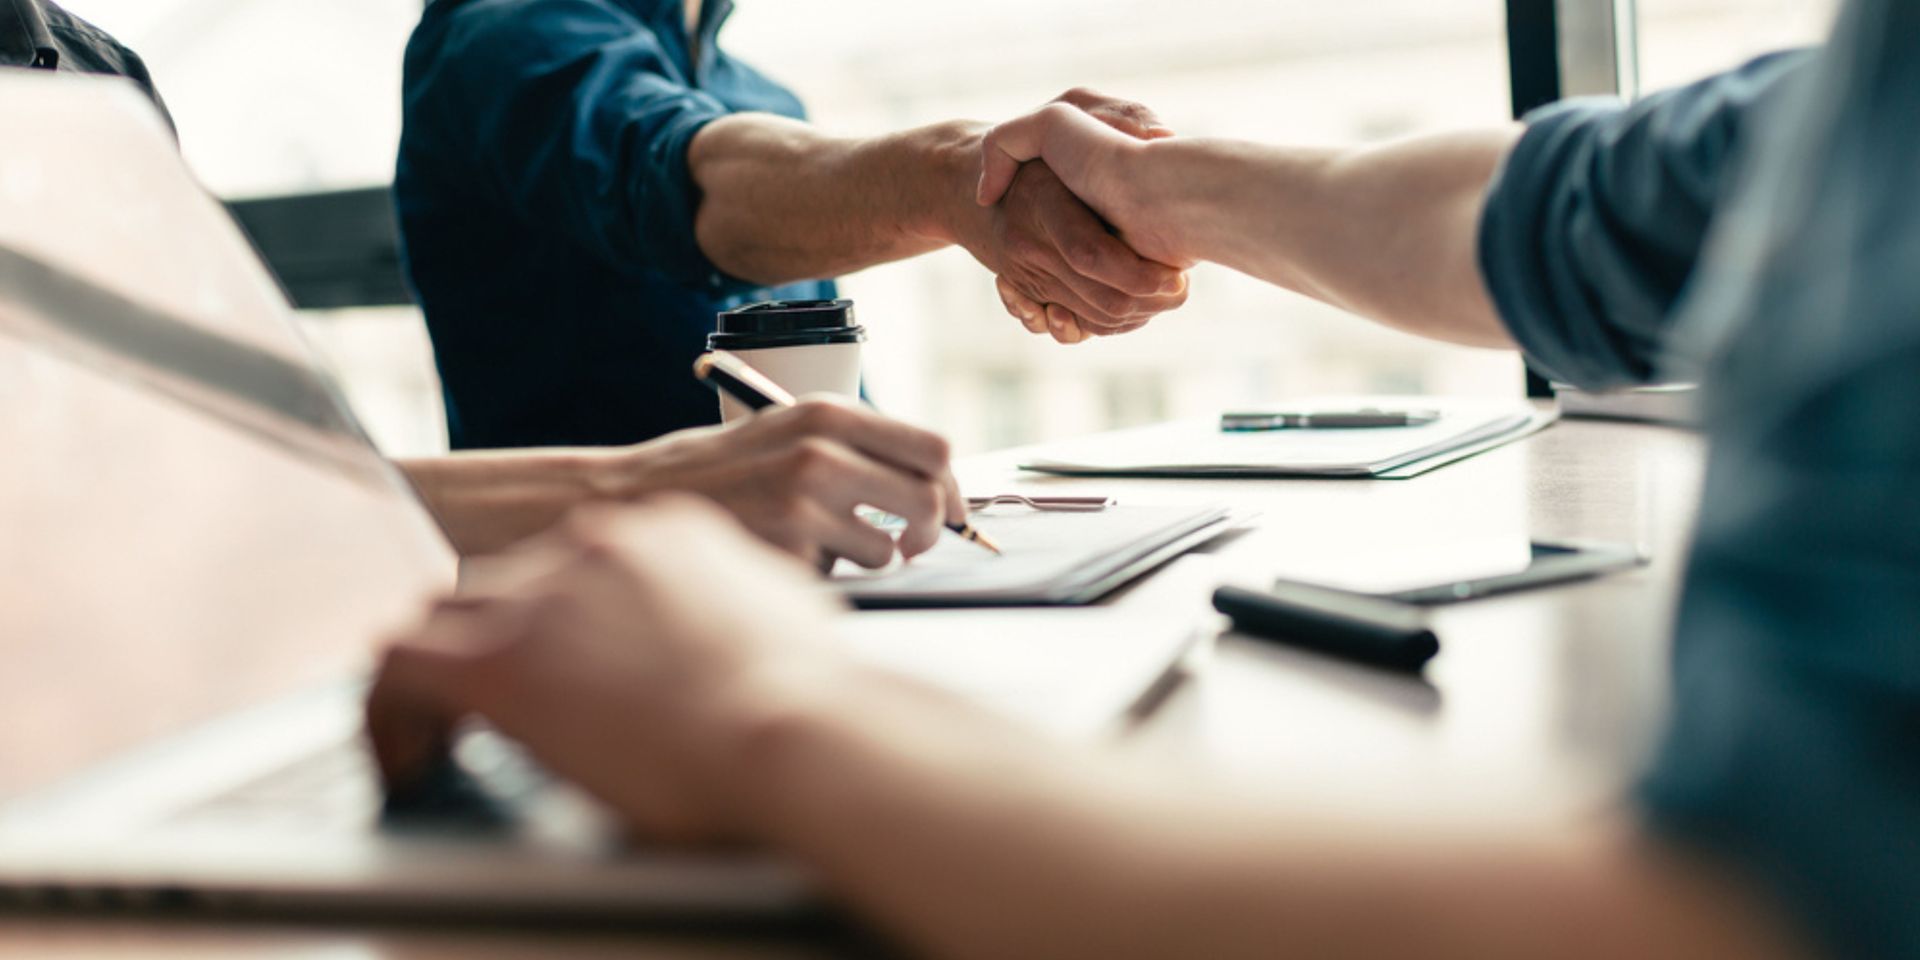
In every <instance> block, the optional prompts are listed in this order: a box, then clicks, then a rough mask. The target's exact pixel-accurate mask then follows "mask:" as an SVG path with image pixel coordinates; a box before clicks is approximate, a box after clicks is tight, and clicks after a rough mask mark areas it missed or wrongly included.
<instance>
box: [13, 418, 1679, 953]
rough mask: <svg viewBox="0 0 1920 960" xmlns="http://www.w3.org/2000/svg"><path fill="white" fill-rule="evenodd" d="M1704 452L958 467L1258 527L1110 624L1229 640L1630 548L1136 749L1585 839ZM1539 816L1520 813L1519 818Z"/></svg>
mask: <svg viewBox="0 0 1920 960" xmlns="http://www.w3.org/2000/svg"><path fill="white" fill-rule="evenodd" d="M1701 454H1702V444H1701V441H1700V439H1699V438H1698V437H1696V436H1693V435H1691V434H1688V433H1684V432H1681V431H1676V430H1671V429H1667V428H1662V427H1651V426H1642V425H1629V424H1615V423H1598V422H1568V423H1561V424H1559V425H1557V426H1555V427H1553V428H1551V429H1549V430H1547V431H1546V432H1544V433H1542V434H1540V435H1538V436H1535V437H1533V438H1530V439H1528V440H1526V441H1523V442H1521V443H1518V444H1514V445H1511V446H1508V447H1503V448H1501V449H1498V450H1495V451H1492V452H1490V453H1487V454H1485V455H1482V456H1480V457H1477V458H1474V459H1472V460H1469V461H1467V462H1464V463H1460V464H1456V465H1453V466H1450V467H1446V468H1443V469H1441V470H1438V471H1436V472H1434V473H1432V474H1429V475H1427V476H1424V477H1419V478H1415V479H1413V480H1407V481H1294V480H1288V481H1198V482H1197V481H1176V482H1169V481H1136V480H1125V481H1114V480H1069V479H1061V478H1046V477H1034V476H1030V475H1018V476H1016V475H1015V474H1014V473H1013V472H1012V471H1011V470H1010V465H1011V462H1012V461H1011V459H1010V458H1009V456H1008V455H1004V454H1002V455H990V456H986V457H981V458H975V459H973V460H971V461H969V462H967V463H965V464H963V465H962V470H961V474H962V481H963V484H964V485H965V486H966V488H967V489H968V490H969V491H971V492H976V493H985V492H994V493H998V492H1009V491H1020V492H1052V493H1065V492H1068V491H1075V492H1080V491H1084V492H1095V493H1106V494H1111V495H1113V496H1116V497H1120V498H1123V499H1126V500H1131V501H1147V500H1157V499H1183V500H1193V499H1217V500H1220V501H1223V502H1230V503H1233V504H1235V505H1236V506H1244V507H1246V508H1249V509H1252V510H1256V511H1258V512H1259V516H1258V518H1257V519H1256V520H1255V521H1254V522H1253V523H1252V524H1251V525H1250V528H1249V529H1248V531H1247V532H1244V533H1241V534H1238V535H1234V536H1231V537H1229V538H1226V539H1224V540H1223V541H1220V542H1217V543H1216V544H1215V545H1213V546H1212V547H1210V548H1209V549H1208V550H1207V551H1206V552H1204V553H1202V554H1198V555H1195V556H1192V557H1189V558H1186V559H1183V560H1181V561H1178V562H1176V563H1175V564H1173V565H1171V566H1169V567H1167V568H1165V569H1163V570H1162V571H1160V572H1158V573H1156V574H1155V575H1153V576H1152V577H1150V578H1148V579H1146V580H1144V581H1142V582H1140V583H1138V584H1136V585H1135V586H1133V587H1132V588H1130V589H1129V590H1127V591H1126V592H1124V593H1123V594H1121V595H1119V596H1118V597H1116V598H1113V599H1112V600H1110V601H1109V602H1110V603H1114V604H1117V605H1121V606H1133V605H1137V606H1139V607H1140V608H1141V609H1143V610H1144V609H1149V608H1150V609H1154V610H1156V611H1159V612H1165V611H1168V610H1180V609H1190V610H1191V611H1192V615H1193V616H1194V617H1196V618H1214V619H1216V620H1217V619H1218V618H1217V617H1215V615H1214V614H1213V613H1212V611H1211V609H1210V607H1209V603H1208V600H1209V596H1210V593H1211V588H1212V587H1213V586H1214V585H1216V584H1217V583H1219V582H1222V581H1226V580H1234V581H1241V582H1248V583H1258V582H1260V581H1262V580H1264V579H1268V578H1271V577H1272V576H1274V575H1280V574H1285V575H1293V576H1310V575H1311V574H1312V573H1313V571H1314V570H1315V569H1316V568H1317V567H1319V566H1321V565H1324V564H1328V563H1348V564H1351V563H1354V562H1358V561H1365V560H1366V558H1368V557H1370V556H1379V555H1380V551H1383V550H1399V551H1406V550H1420V549H1428V548H1432V549H1440V548H1442V547H1443V545H1445V544H1448V543H1450V542H1459V541H1460V539H1461V538H1463V537H1470V536H1477V535H1481V534H1485V533H1487V532H1489V531H1500V532H1511V533H1514V534H1530V535H1532V536H1534V537H1536V538H1545V539H1595V540H1616V541H1634V542H1639V543H1642V544H1644V545H1645V546H1646V547H1647V549H1648V550H1649V551H1650V552H1651V554H1652V558H1653V559H1652V563H1651V564H1649V565H1648V566H1647V567H1645V568H1643V569H1640V570H1635V571H1632V572H1628V573H1625V574H1619V575H1615V576H1610V577H1606V578H1603V579H1599V580H1594V581H1589V582H1586V583H1581V584H1576V585H1570V586H1566V587H1562V588H1558V589H1552V590H1544V591H1536V592H1531V593H1522V594H1514V595H1510V596H1506V597H1497V598H1492V599H1489V600H1484V601H1479V602H1475V603H1472V604H1466V605H1461V606H1458V607H1454V608H1446V609H1442V610H1441V611H1439V612H1438V613H1437V615H1436V619H1435V626H1436V630H1437V632H1438V633H1439V634H1440V636H1441V638H1442V641H1443V644H1444V649H1443V651H1442V652H1441V654H1440V656H1439V657H1438V658H1437V659H1435V660H1434V661H1433V663H1432V664H1431V665H1430V666H1429V668H1428V671H1427V675H1426V679H1425V680H1424V681H1419V680H1409V679H1405V678H1400V677H1394V676H1389V675H1384V674H1379V673H1376V672H1373V671H1369V670H1366V669H1363V668H1358V667H1354V666H1350V665H1347V664H1344V663H1340V662H1336V661H1331V660H1326V659H1323V658H1320V657H1317V656H1314V655H1311V654H1307V653H1303V652H1299V651H1294V650H1290V649H1287V648H1282V647H1276V646H1272V645H1268V644H1264V643H1259V642H1257V641H1253V640H1249V639H1246V638H1243V637H1238V636H1234V635H1231V634H1229V635H1225V636H1222V637H1221V638H1220V639H1219V640H1218V641H1217V642H1216V643H1214V644H1212V645H1210V646H1209V648H1207V649H1203V650H1201V651H1199V652H1198V654H1197V655H1196V657H1195V658H1194V661H1193V663H1192V664H1191V665H1190V667H1189V676H1188V677H1187V678H1186V680H1185V682H1184V683H1182V684H1181V685H1180V686H1178V687H1176V688H1174V689H1173V691H1172V692H1171V694H1170V695H1168V696H1167V698H1166V699H1165V700H1164V701H1162V702H1161V703H1160V704H1158V705H1157V706H1156V707H1155V708H1154V709H1153V711H1152V712H1151V713H1150V714H1149V715H1147V716H1145V717H1143V718H1142V719H1141V720H1140V721H1139V722H1138V724H1137V726H1136V727H1135V728H1134V729H1133V730H1132V731H1131V732H1130V733H1129V734H1128V736H1127V738H1126V746H1127V749H1129V750H1134V751H1138V752H1140V753H1142V754H1145V755H1149V756H1152V757H1155V758H1157V759H1160V760H1164V761H1170V762H1174V763H1183V764H1194V765H1197V766H1200V767H1204V768H1208V769H1211V770H1217V771H1220V772H1224V773H1225V774H1227V775H1229V776H1231V777H1233V778H1235V779H1242V778H1244V779H1246V780H1249V781H1253V782H1254V783H1255V784H1256V785H1257V787H1258V788H1260V789H1270V788H1272V789H1282V790H1285V792H1287V793H1288V794H1289V795H1290V796H1298V797H1305V798H1308V799H1314V800H1326V801H1330V802H1336V803H1341V804H1345V805H1354V804H1368V803H1377V804H1379V805H1380V807H1381V808H1383V809H1386V808H1391V807H1393V806H1394V805H1396V804H1401V803H1404V798H1405V797H1407V796H1408V795H1409V794H1408V792H1407V791H1408V790H1418V791H1419V793H1418V794H1417V795H1418V796H1420V797H1421V802H1422V804H1445V803H1447V802H1449V801H1453V802H1457V803H1459V804H1460V805H1461V806H1462V807H1463V808H1466V807H1480V808H1483V809H1484V808H1487V807H1489V806H1498V805H1501V804H1503V803H1504V804H1508V805H1511V806H1512V807H1513V809H1516V810H1521V811H1523V812H1525V813H1528V814H1533V815H1540V816H1547V817H1559V816H1570V815H1577V814H1578V813H1580V812H1582V811H1586V810H1591V809H1593V807H1594V806H1595V805H1596V804H1604V803H1606V802H1608V801H1609V800H1610V799H1611V798H1612V797H1614V796H1616V795H1617V793H1618V791H1619V789H1620V787H1621V786H1622V785H1623V784H1624V783H1625V781H1626V778H1627V777H1628V776H1629V775H1630V774H1631V771H1632V770H1633V769H1634V768H1635V766H1636V765H1637V764H1638V762H1639V761H1640V759H1641V758H1642V757H1643V756H1644V754H1645V751H1646V750H1647V749H1648V747H1649V745H1650V741H1651V738H1652V736H1653V734H1654V733H1655V732H1656V730H1657V729H1658V725H1659V721H1660V716H1661V712H1662V710H1663V709H1664V703H1665V681H1666V676H1667V670H1666V650H1667V625H1668V621H1669V619H1670V616H1671V609H1672V604H1673V601H1674V598H1675V596H1676V587H1677V585H1678V582H1679V577H1680V572H1681V565H1682V564H1681V558H1682V556H1683V553H1684V550H1685V547H1686V535H1687V532H1688V529H1689V527H1690V526H1691V520H1692V516H1693V511H1694V507H1695V505H1696V502H1697V496H1698V495H1697V490H1698V481H1699V473H1700V466H1701V462H1702V455H1701ZM1522 798H1524V802H1523V801H1522ZM834 952H835V951H833V950H831V949H830V948H829V947H827V946H825V945H821V944H818V943H811V944H810V943H801V942H783V941H779V940H771V939H765V938H760V939H743V940H729V939H725V938H715V937H698V938H696V937H689V936H685V935H676V936H671V937H662V936H642V935H638V934H635V935H626V936H623V935H593V936H579V937H555V936H553V935H541V934H536V933H521V932H504V933H503V932H498V931H436V930H432V929H417V928H408V929H392V928H385V929H382V928H369V929H354V928H346V927H340V928H327V927H298V928H295V927H281V926H274V925H264V924H263V925H247V926H243V927H239V928H224V929H223V928H217V927H213V926H210V925H197V924H172V923H166V924H154V923H133V922H127V923H100V922H97V921H95V922H81V921H68V920H37V919H26V918H18V917H14V918H5V919H0V960H14V958H27V957H32V958H36V960H49V958H61V957H80V956H86V957H142V958H170V957H194V958H225V957H282V956H284V957H300V958H327V960H336V958H337V960H350V958H363V957H366V958H374V957H380V958H418V960H429V958H431V960H438V958H460V960H495V958H502V960H504V958H521V957H549V956H554V955H556V954H562V953H564V954H565V955H566V956H569V957H581V958H600V957H676V958H693V960H704V958H713V960H732V958H747V957H752V958H788V957H812V956H824V955H831V954H832V953H834Z"/></svg>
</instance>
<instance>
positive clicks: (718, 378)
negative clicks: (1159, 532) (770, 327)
mask: <svg viewBox="0 0 1920 960" xmlns="http://www.w3.org/2000/svg"><path fill="white" fill-rule="evenodd" d="M693 375H694V376H695V377H697V378H699V380H700V382H701V383H704V384H706V385H707V386H709V387H712V388H713V389H714V390H716V391H719V392H720V393H724V394H726V395H727V396H729V397H732V398H733V399H735V400H738V401H740V403H742V404H743V405H745V406H746V408H747V409H749V410H762V409H765V408H767V407H791V406H793V405H794V404H795V403H796V402H798V401H796V400H794V398H793V394H790V393H788V392H787V391H786V390H784V389H782V388H781V387H780V385H779V384H777V383H774V382H773V381H772V380H771V379H769V378H768V377H767V375H766V374H764V373H761V372H760V371H758V370H755V369H754V368H753V366H752V365H751V364H749V363H747V362H746V361H745V360H742V359H740V358H739V357H736V356H734V355H733V354H731V353H728V352H727V351H725V350H714V351H712V352H710V353H707V354H704V355H702V356H701V357H700V359H698V360H695V361H694V362H693ZM947 529H948V530H951V531H953V532H954V533H957V534H959V535H960V537H961V538H962V539H964V540H968V541H971V542H973V543H977V544H979V545H980V546H981V547H982V548H984V549H987V550H991V551H993V552H994V553H996V554H999V553H1004V552H1005V551H1003V550H1001V549H1000V545H999V544H997V543H994V542H993V539H992V538H991V537H988V536H987V535H986V534H984V533H981V532H980V531H979V530H977V529H975V528H974V526H973V524H971V523H969V522H967V521H965V520H961V521H950V522H948V523H947Z"/></svg>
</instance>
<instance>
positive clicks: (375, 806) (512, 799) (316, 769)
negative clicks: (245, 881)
mask: <svg viewBox="0 0 1920 960" xmlns="http://www.w3.org/2000/svg"><path fill="white" fill-rule="evenodd" d="M549 782H550V780H549V778H548V777H547V775H546V774H545V773H544V772H543V771H541V770H540V769H539V768H538V767H537V766H536V765H535V764H533V762H532V761H531V760H529V759H528V758H527V757H526V755H525V753H524V752H523V751H521V750H520V749H519V748H518V747H517V746H515V745H513V744H511V743H509V742H508V741H506V740H505V739H504V738H502V737H500V736H499V735H497V734H494V733H492V732H490V731H484V730H477V731H471V732H467V733H464V734H463V735H461V736H460V738H459V739H458V741H457V743H456V746H455V747H454V752H453V754H452V755H451V756H449V757H447V758H446V759H445V760H444V761H443V762H442V763H440V764H439V765H438V766H437V767H436V768H435V769H434V770H433V771H432V772H431V773H430V774H429V775H428V776H426V777H425V778H423V780H422V782H421V784H420V785H419V786H418V787H416V788H414V789H410V790H408V791H407V792H406V793H405V794H404V795H395V796H392V797H388V796H386V794H385V791H384V790H383V789H382V787H381V784H380V775H379V771H378V770H377V768H376V767H375V765H374V761H373V756H372V754H371V753H370V752H369V751H368V750H367V748H366V745H365V744H364V743H362V742H361V741H360V740H359V739H358V738H350V739H347V740H343V741H341V742H339V743H336V744H334V745H332V746H329V747H326V748H324V749H322V750H318V751H316V752H313V753H310V754H308V755H306V756H303V757H300V758H299V759H296V760H294V761H293V762H291V763H288V764H286V765H285V766H282V767H280V768H279V769H276V770H274V771H272V772H270V773H267V774H264V775H262V776H260V777H257V778H255V779H253V780H251V781H248V782H247V783H244V784H242V785H240V786H239V787H236V788H234V789H232V790H229V791H226V792H224V793H219V794H215V795H214V796H212V797H210V798H208V799H207V800H204V801H202V802H200V803H198V804H195V805H193V806H191V807H189V808H187V809H186V810H185V811H183V812H182V813H181V814H180V815H179V816H178V817H177V818H176V819H177V820H180V821H186V822H190V823H204V824H213V823H218V824H219V825H221V826H226V827H244V828H294V829H299V830H303V831H314V830H319V831H330V830H364V829H368V828H372V827H376V826H377V827H381V828H383V829H389V830H409V831H414V830H428V831H434V832H439V831H448V830H453V831H461V832H466V831H475V830H477V831H483V832H484V831H495V830H501V829H508V828H510V827H511V826H512V824H513V823H514V822H515V821H516V820H517V816H516V810H517V809H518V808H519V807H520V806H522V805H523V803H524V802H525V801H526V800H528V799H529V798H530V797H531V796H532V795H533V794H535V793H537V792H539V791H540V790H541V789H542V788H544V787H545V786H546V785H547V784H548V783H549Z"/></svg>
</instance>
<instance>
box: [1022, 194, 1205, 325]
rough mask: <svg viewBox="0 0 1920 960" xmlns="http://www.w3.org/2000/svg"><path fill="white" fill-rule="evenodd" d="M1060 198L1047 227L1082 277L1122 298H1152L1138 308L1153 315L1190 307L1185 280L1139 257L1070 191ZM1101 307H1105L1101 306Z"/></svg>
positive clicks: (1048, 210)
mask: <svg viewBox="0 0 1920 960" xmlns="http://www.w3.org/2000/svg"><path fill="white" fill-rule="evenodd" d="M1049 175H1051V174H1050V172H1049ZM1060 193H1061V194H1062V196H1061V197H1060V198H1058V199H1057V201H1056V202H1055V203H1053V204H1050V205H1049V206H1047V207H1045V208H1043V209H1042V211H1041V213H1042V217H1043V219H1042V220H1041V223H1042V225H1043V226H1044V227H1045V228H1046V231H1047V234H1048V236H1049V237H1051V238H1052V240H1053V245H1054V247H1055V248H1056V249H1058V250H1059V251H1060V256H1061V258H1062V259H1063V260H1065V261H1066V265H1067V266H1068V267H1069V268H1071V269H1072V271H1073V273H1074V275H1075V276H1076V277H1084V278H1087V279H1089V280H1095V281H1098V282H1099V283H1100V284H1101V285H1102V286H1103V287H1104V288H1106V289H1110V290H1112V291H1115V292H1117V293H1119V294H1122V295H1126V296H1132V297H1139V298H1146V302H1144V303H1142V304H1139V305H1138V307H1140V308H1144V309H1146V310H1149V311H1151V312H1153V313H1165V312H1166V311H1168V310H1171V309H1173V308H1174V307H1178V306H1180V304H1181V303H1183V302H1185V300H1186V288H1187V281H1186V275H1185V274H1183V273H1182V272H1181V271H1179V270H1176V269H1174V268H1172V267H1169V266H1167V265H1166V264H1164V263H1157V262H1155V261H1152V260H1148V259H1146V258H1145V257H1142V256H1140V255H1139V254H1137V253H1135V252H1134V251H1133V248H1132V247H1129V246H1127V245H1126V243H1124V242H1122V241H1121V240H1120V238H1119V237H1116V236H1114V235H1113V234H1111V233H1109V232H1108V231H1107V226H1106V224H1105V223H1102V222H1101V221H1100V218H1099V217H1098V216H1096V215H1095V214H1094V212H1093V211H1092V210H1089V209H1087V207H1086V205H1085V204H1083V203H1081V202H1080V201H1079V200H1078V198H1075V197H1073V196H1072V194H1070V193H1067V192H1066V187H1065V186H1064V185H1062V186H1061V187H1060ZM1083 295H1085V294H1084V292H1083ZM1123 302H1124V301H1116V302H1115V305H1116V306H1118V305H1120V304H1121V303H1123ZM1095 305H1096V306H1101V304H1099V303H1098V301H1095ZM1136 312H1138V310H1136Z"/></svg>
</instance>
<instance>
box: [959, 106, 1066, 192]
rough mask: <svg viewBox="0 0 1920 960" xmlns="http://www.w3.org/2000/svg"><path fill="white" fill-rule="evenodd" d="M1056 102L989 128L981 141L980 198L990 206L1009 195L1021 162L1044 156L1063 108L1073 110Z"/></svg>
mask: <svg viewBox="0 0 1920 960" xmlns="http://www.w3.org/2000/svg"><path fill="white" fill-rule="evenodd" d="M1072 109H1073V108H1072V107H1069V106H1066V105H1064V104H1058V103H1052V104H1048V105H1046V106H1044V107H1041V108H1040V109H1038V110H1035V111H1034V112H1032V113H1029V114H1027V115H1026V116H1024V117H1017V118H1015V119H1012V120H1009V121H1007V122H1006V123H1003V124H1001V125H999V126H997V127H994V128H993V129H992V130H989V131H987V135H986V138H985V139H984V140H982V141H981V150H980V152H981V163H980V188H979V193H978V197H977V199H978V200H979V202H980V205H981V206H983V207H990V206H993V205H994V204H996V203H998V202H1000V198H1001V197H1003V196H1006V193H1007V188H1009V187H1011V186H1013V178H1014V176H1015V175H1016V174H1018V173H1019V172H1020V165H1021V164H1023V163H1025V162H1027V161H1028V160H1035V159H1038V158H1039V157H1040V154H1041V151H1042V149H1043V148H1044V147H1045V145H1046V140H1047V133H1048V131H1049V130H1051V129H1052V128H1053V126H1054V125H1055V124H1056V123H1058V122H1059V111H1062V110H1072Z"/></svg>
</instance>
